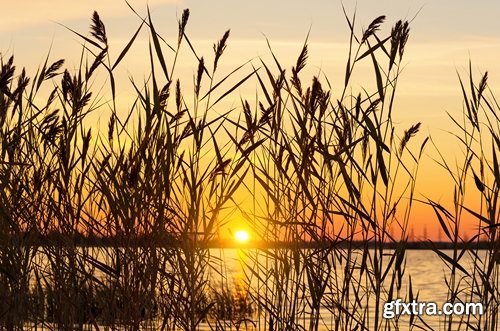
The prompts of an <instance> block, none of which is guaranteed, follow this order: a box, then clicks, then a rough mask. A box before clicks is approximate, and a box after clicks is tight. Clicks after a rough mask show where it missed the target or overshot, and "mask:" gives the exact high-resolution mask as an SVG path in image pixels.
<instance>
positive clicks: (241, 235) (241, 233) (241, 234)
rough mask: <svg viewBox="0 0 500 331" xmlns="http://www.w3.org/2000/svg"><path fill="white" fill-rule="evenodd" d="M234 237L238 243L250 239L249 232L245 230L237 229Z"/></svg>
mask: <svg viewBox="0 0 500 331" xmlns="http://www.w3.org/2000/svg"><path fill="white" fill-rule="evenodd" d="M234 239H235V240H236V241H237V242H239V243H242V244H244V243H246V242H248V240H249V239H250V234H249V233H248V231H245V230H238V231H236V232H235V233H234Z"/></svg>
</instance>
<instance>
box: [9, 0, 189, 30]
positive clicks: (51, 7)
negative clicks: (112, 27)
mask: <svg viewBox="0 0 500 331" xmlns="http://www.w3.org/2000/svg"><path fill="white" fill-rule="evenodd" d="M128 2H129V3H130V5H132V7H134V8H137V9H138V10H139V12H143V11H144V10H143V9H144V8H146V4H149V6H150V7H153V6H159V5H176V4H180V3H182V0H147V1H146V0H128ZM94 10H97V11H98V12H99V13H100V14H101V15H103V16H108V17H109V16H120V15H127V14H130V13H131V12H130V9H129V8H128V6H127V5H126V3H125V1H124V0H106V1H103V0H85V1H75V0H18V1H8V2H5V3H2V13H1V15H0V16H1V19H0V31H14V30H17V29H22V28H26V27H34V26H38V25H42V24H47V23H52V22H53V21H56V22H64V21H68V20H76V19H82V18H88V17H90V15H91V13H92V12H93V11H94Z"/></svg>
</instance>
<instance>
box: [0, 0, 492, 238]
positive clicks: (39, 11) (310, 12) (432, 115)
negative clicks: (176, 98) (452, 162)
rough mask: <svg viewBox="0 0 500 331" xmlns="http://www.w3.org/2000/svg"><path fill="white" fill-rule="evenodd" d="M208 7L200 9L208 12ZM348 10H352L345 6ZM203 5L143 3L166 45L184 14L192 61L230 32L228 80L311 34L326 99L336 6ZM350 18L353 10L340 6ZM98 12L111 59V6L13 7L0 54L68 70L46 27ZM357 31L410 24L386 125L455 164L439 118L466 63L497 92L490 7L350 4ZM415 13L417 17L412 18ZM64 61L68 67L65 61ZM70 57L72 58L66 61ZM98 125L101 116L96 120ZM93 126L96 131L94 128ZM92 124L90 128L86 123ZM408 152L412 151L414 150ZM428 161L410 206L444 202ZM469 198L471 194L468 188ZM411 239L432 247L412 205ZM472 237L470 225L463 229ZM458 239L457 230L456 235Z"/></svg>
mask: <svg viewBox="0 0 500 331" xmlns="http://www.w3.org/2000/svg"><path fill="white" fill-rule="evenodd" d="M129 2H130V3H131V4H132V5H133V6H135V7H136V8H137V9H138V11H139V12H141V14H145V3H146V2H145V1H141V0H134V1H129ZM208 3H210V4H208ZM352 3H354V2H352ZM217 4H218V6H217V7H215V6H213V5H214V3H213V2H205V1H175V0H170V1H166V0H149V5H150V7H151V12H152V15H153V18H154V22H155V24H156V25H157V30H158V31H159V32H160V33H161V34H162V35H164V36H166V37H167V39H169V37H171V39H172V40H173V39H175V36H176V29H177V22H176V20H177V17H178V16H180V14H181V12H182V9H184V8H190V10H191V17H190V22H189V25H188V29H187V33H188V35H189V36H190V38H191V40H192V41H193V43H194V44H195V45H196V46H197V49H198V50H199V51H200V53H201V54H204V53H209V52H211V47H212V44H213V42H214V41H216V40H217V39H219V38H220V36H221V35H222V34H223V32H224V31H225V30H226V29H228V28H231V37H230V40H229V46H228V49H227V53H226V54H225V55H224V59H223V60H222V61H221V70H222V71H223V72H224V71H228V70H231V69H232V68H234V67H236V66H237V65H239V64H241V63H242V62H244V61H246V60H249V59H252V58H256V57H259V56H262V57H263V58H267V59H269V53H268V51H267V46H266V43H265V38H264V35H265V36H267V37H268V38H269V40H270V42H271V44H272V46H273V50H274V51H275V52H276V54H277V55H278V57H279V59H280V61H282V64H284V65H285V66H286V67H288V68H290V67H291V66H292V65H294V63H295V61H296V57H297V55H298V54H299V52H300V49H301V46H302V43H303V41H304V38H305V36H306V34H307V32H308V30H309V28H311V35H310V39H309V40H310V43H309V45H310V46H309V54H310V57H309V60H308V63H309V67H308V68H309V69H308V70H309V71H308V72H307V74H309V75H311V77H312V75H313V74H314V73H316V72H317V70H318V68H321V70H322V71H323V72H325V73H326V74H327V75H328V76H329V79H330V80H331V82H332V83H333V87H334V90H335V86H336V85H337V86H338V85H340V84H342V80H343V77H344V76H343V74H344V70H345V58H346V54H347V48H346V47H347V43H348V29H347V25H346V23H345V19H344V18H343V14H342V7H341V3H340V2H339V1H334V2H329V1H315V2H314V3H310V4H308V6H306V3H305V2H303V1H287V2H272V3H270V2H264V1H252V2H247V3H242V2H237V3H236V2H233V1H229V0H225V1H217ZM345 5H346V8H347V11H348V12H349V13H352V12H353V10H354V6H353V5H352V4H351V2H349V4H345ZM94 9H95V10H97V11H99V13H100V14H101V18H102V19H103V21H104V23H105V24H106V28H107V31H108V36H109V38H110V43H111V53H112V54H113V49H114V50H115V53H114V56H115V57H116V56H117V52H118V50H119V49H121V47H123V46H124V45H125V44H126V43H127V41H128V39H129V38H130V37H131V36H132V35H133V33H134V32H135V29H136V28H137V26H138V24H139V23H140V22H139V21H138V19H137V17H135V16H134V15H133V14H132V13H131V12H130V10H129V9H128V8H127V6H126V5H125V4H124V2H123V1H121V0H113V1H97V0H91V1H85V2H74V1H72V2H69V1H64V0H57V1H35V0H19V1H10V2H7V3H5V4H2V13H1V14H0V18H1V19H0V36H1V38H0V52H1V53H3V54H11V53H14V55H15V57H16V63H17V65H18V66H26V67H27V68H28V71H29V72H31V74H34V72H35V70H36V67H37V66H38V65H39V64H40V63H41V62H42V61H43V59H44V57H45V55H46V54H47V52H48V50H49V47H50V45H51V44H52V50H51V58H52V59H54V60H55V59H58V58H67V60H68V62H67V63H68V65H67V66H68V67H71V66H73V67H74V66H76V63H77V62H78V56H79V51H80V44H79V41H78V40H77V38H76V37H75V36H74V35H72V34H71V33H70V32H69V31H67V30H66V29H64V28H63V27H62V26H60V25H58V24H56V23H55V22H58V23H62V24H64V25H67V26H69V27H71V28H72V29H74V30H76V31H79V32H86V31H88V27H89V24H90V16H91V13H92V11H93V10H94ZM357 12H358V21H357V25H358V29H359V31H361V28H362V27H366V26H367V25H368V24H369V23H370V22H371V20H372V19H373V18H374V17H376V16H379V15H382V14H385V15H387V23H386V29H388V28H389V27H390V26H391V25H392V24H393V23H394V22H395V21H397V20H398V19H405V18H406V19H411V18H413V17H414V16H415V15H417V16H416V18H415V20H414V21H413V22H412V24H411V36H410V40H409V42H408V46H407V48H406V54H405V58H404V60H403V63H404V64H405V65H406V67H405V69H404V71H403V74H402V76H401V79H400V82H399V92H398V94H397V100H396V109H397V113H395V120H396V121H397V122H399V123H400V125H401V126H402V127H403V128H407V127H409V126H410V125H412V124H414V123H416V122H419V121H420V122H422V129H421V132H420V134H419V136H418V138H416V140H415V142H418V143H420V142H421V141H422V140H423V139H424V137H425V136H426V135H431V136H432V137H433V139H434V140H435V142H436V144H437V146H438V148H439V149H440V150H441V151H444V153H446V154H447V155H448V156H449V157H450V158H453V157H455V156H459V155H460V150H459V149H458V148H457V144H456V141H454V140H453V139H451V138H450V135H449V134H448V133H446V131H448V130H450V128H451V125H450V123H451V122H450V120H449V119H448V118H447V115H446V112H449V113H450V114H452V115H455V116H456V115H458V114H460V113H461V111H462V98H461V91H460V86H459V83H458V79H457V71H458V73H460V74H463V75H465V74H466V72H467V69H468V68H467V67H468V61H469V58H470V59H471V60H472V63H473V66H472V68H473V72H474V73H475V74H476V76H477V77H479V76H480V74H481V73H482V72H484V71H485V70H488V71H489V73H490V80H489V83H490V87H491V88H492V89H493V90H494V91H495V90H498V89H499V87H500V61H498V54H500V20H498V18H497V17H496V16H497V14H498V13H499V12H500V4H499V3H498V2H496V1H492V0H490V1H482V2H481V5H479V4H478V3H477V2H471V1H465V0H462V1H451V0H446V1H427V2H426V1H409V0H407V1H396V0H392V1H387V0H385V1H377V2H376V5H375V4H374V3H373V1H369V0H363V1H361V0H360V1H357ZM417 13H418V14H417ZM147 42H148V41H147V39H146V34H144V35H143V36H141V37H139V39H138V41H137V44H136V45H135V46H134V48H133V52H134V56H130V57H129V58H128V59H127V60H126V62H125V65H123V66H122V69H121V71H119V72H118V73H117V74H118V77H119V78H120V79H121V80H120V83H119V86H118V90H119V95H118V97H119V98H120V100H121V102H123V104H127V102H128V100H130V98H132V97H133V95H134V92H133V88H132V86H131V85H130V84H129V83H127V82H128V77H129V76H134V77H136V78H137V79H138V80H140V79H141V78H143V77H145V75H146V74H145V73H146V72H147V68H148V67H149V64H147V63H144V61H143V60H142V59H144V56H147V53H146V52H147V46H146V45H147ZM68 56H70V58H68ZM71 56H72V57H71ZM193 63H194V62H193V58H192V57H188V56H186V58H182V59H181V60H180V62H179V72H180V74H181V75H185V76H186V77H188V79H187V80H186V81H188V82H190V81H191V77H192V75H193V72H194V70H195V67H194V66H193ZM363 70H370V68H369V67H368V68H367V69H364V68H363V66H361V67H360V68H359V72H358V75H359V77H358V78H357V80H356V82H359V85H360V86H366V85H370V84H374V82H372V81H368V82H365V81H364V80H363ZM255 88H256V85H251V86H247V87H246V88H245V89H242V90H240V91H239V92H237V93H236V94H234V95H233V98H234V99H232V100H227V103H228V105H230V104H232V103H233V102H234V103H236V104H239V99H240V97H243V98H249V99H251V98H252V97H254V94H255ZM105 118H106V117H105ZM97 120H98V119H97V118H96V122H97ZM96 125H97V124H96ZM415 144H417V143H415ZM436 157H437V154H436V153H435V151H434V150H433V148H432V146H430V145H428V149H427V153H426V155H425V157H424V160H423V161H422V162H423V163H422V165H421V168H420V177H419V179H418V182H419V183H418V186H417V198H420V199H422V198H423V197H424V195H425V197H429V198H433V199H436V200H439V201H442V202H447V201H449V200H450V195H452V193H453V190H452V186H451V182H450V180H449V178H448V177H446V175H445V173H444V171H443V170H442V169H440V168H439V167H437V166H436V164H435V162H434V161H433V160H432V159H433V158H436ZM471 191H472V188H471ZM413 222H414V233H415V236H417V237H419V236H422V235H423V233H424V229H426V232H427V233H428V234H429V237H431V238H432V239H437V238H438V231H437V221H436V219H435V217H434V215H433V212H432V210H431V209H430V208H429V207H427V206H424V205H421V204H416V205H415V207H414V211H413ZM470 227H471V228H472V227H473V225H470ZM464 231H465V230H464Z"/></svg>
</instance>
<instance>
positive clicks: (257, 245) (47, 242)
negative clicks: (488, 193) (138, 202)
mask: <svg viewBox="0 0 500 331" xmlns="http://www.w3.org/2000/svg"><path fill="white" fill-rule="evenodd" d="M28 237H29V236H28ZM5 239H7V240H5ZM16 239H17V240H16ZM186 242H188V241H185V240H179V239H173V238H168V237H166V238H163V239H160V238H155V240H151V238H147V237H135V238H127V237H121V238H116V237H112V238H102V237H93V236H92V237H85V236H79V235H76V236H73V237H72V238H71V237H67V236H62V235H57V234H51V235H49V236H43V237H40V236H34V237H31V238H27V237H24V236H23V238H22V239H21V238H14V237H10V238H4V240H2V242H1V243H0V244H1V245H2V246H15V245H16V244H17V245H20V246H40V247H50V246H54V247H56V246H60V247H70V246H75V247H151V246H152V245H151V243H154V245H153V246H155V247H158V248H169V247H170V248H175V247H182V246H185V245H186ZM158 243H163V244H158ZM193 244H194V246H195V247H196V248H214V249H216V248H222V249H224V248H233V249H237V248H241V249H334V248H340V249H345V248H352V249H364V248H365V247H368V248H370V249H371V248H375V247H380V243H375V242H372V241H369V242H364V241H351V242H347V241H340V242H338V241H337V242H335V241H322V242H307V241H303V242H264V241H255V240H254V241H249V242H247V243H239V242H236V241H234V240H232V239H227V240H199V241H197V242H196V243H194V242H191V245H193ZM493 246H494V244H492V243H488V242H486V241H480V242H472V243H458V244H454V243H452V242H443V241H437V242H432V241H412V242H391V243H383V244H382V247H383V248H385V249H397V248H398V247H404V249H411V250H429V249H439V250H443V249H454V248H457V249H464V248H469V249H491V248H493ZM186 247H189V246H186Z"/></svg>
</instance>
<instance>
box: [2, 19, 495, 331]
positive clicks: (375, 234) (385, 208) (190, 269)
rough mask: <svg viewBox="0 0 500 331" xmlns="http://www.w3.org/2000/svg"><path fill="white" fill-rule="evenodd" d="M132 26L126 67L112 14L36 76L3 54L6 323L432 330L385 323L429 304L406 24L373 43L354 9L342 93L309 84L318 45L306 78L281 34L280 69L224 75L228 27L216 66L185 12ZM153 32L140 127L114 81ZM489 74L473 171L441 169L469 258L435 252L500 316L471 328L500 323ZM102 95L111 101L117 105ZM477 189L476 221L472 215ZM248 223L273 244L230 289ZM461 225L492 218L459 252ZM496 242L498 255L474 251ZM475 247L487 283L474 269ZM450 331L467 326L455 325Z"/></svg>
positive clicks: (473, 109)
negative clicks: (420, 254)
mask: <svg viewBox="0 0 500 331" xmlns="http://www.w3.org/2000/svg"><path fill="white" fill-rule="evenodd" d="M132 10H134V9H132ZM134 13H135V14H136V15H137V16H138V17H139V26H138V28H137V31H136V33H135V34H134V35H133V36H132V38H131V39H130V40H129V42H128V43H127V44H126V45H125V46H124V47H123V49H121V50H120V51H119V52H118V56H116V57H115V56H113V55H112V54H113V53H112V52H111V50H110V47H109V45H108V36H107V34H106V28H105V24H104V23H103V22H102V20H101V19H100V17H99V15H98V14H97V13H94V14H93V16H92V22H91V30H90V35H88V36H87V35H83V34H81V33H78V32H76V31H73V30H71V29H70V28H69V29H70V30H71V31H73V33H75V34H76V35H77V36H78V37H79V38H81V41H82V43H83V47H82V55H81V61H80V65H79V66H78V68H76V69H74V70H69V69H65V68H64V60H57V61H55V62H53V63H51V62H50V56H47V58H46V59H45V61H44V63H43V64H42V65H41V66H40V68H39V69H38V71H37V72H36V74H35V75H34V76H33V78H32V79H29V78H28V75H27V74H26V73H25V71H24V70H22V71H21V73H20V74H19V73H18V72H17V71H16V68H15V66H14V61H13V58H7V57H4V56H3V57H1V63H0V64H1V71H0V140H1V142H2V150H1V159H0V167H1V168H0V169H1V171H0V176H1V181H0V183H1V186H2V190H1V191H0V192H1V193H0V199H1V201H0V224H1V225H0V226H1V231H0V240H1V241H0V299H1V300H0V325H1V326H2V328H5V329H8V330H14V329H21V328H23V327H33V328H36V329H38V328H47V329H60V330H73V329H79V330H83V329H96V330H100V329H127V330H128V329H130V330H139V329H161V330H178V329H181V330H197V329H199V328H200V327H201V326H202V325H203V326H208V327H209V328H210V329H214V330H232V329H235V330H241V329H249V330H251V329H259V330H303V329H307V330H322V329H325V328H326V329H335V330H390V329H400V328H409V329H411V328H417V327H419V328H423V327H425V325H426V324H425V320H423V318H422V317H418V318H415V317H410V318H409V319H408V320H404V321H403V320H399V319H398V318H396V319H394V320H385V319H382V318H381V316H382V306H383V304H384V303H385V302H387V301H390V300H392V299H395V298H404V299H405V300H406V301H411V300H413V299H415V298H416V297H417V296H418V295H417V294H416V293H418V289H414V288H413V286H412V281H411V278H410V277H409V275H407V273H406V272H405V265H406V252H407V242H408V237H409V233H408V226H409V222H410V219H411V209H412V206H413V203H414V194H415V185H416V179H417V172H418V165H419V162H420V159H421V157H422V154H423V150H424V147H425V145H426V143H427V141H428V139H427V138H424V139H422V137H419V138H418V139H419V142H418V144H417V143H416V142H414V141H413V140H414V139H416V138H414V137H415V136H416V135H417V134H418V131H419V129H420V123H415V124H414V125H412V126H410V127H409V128H405V129H401V128H399V127H397V126H396V125H395V123H394V122H393V120H392V114H393V112H394V111H396V109H395V106H394V100H395V96H396V89H397V83H398V80H399V76H400V73H401V61H402V58H403V55H404V50H405V46H406V43H407V41H408V38H409V25H408V22H403V21H398V22H397V23H396V24H395V25H394V26H393V27H392V29H391V31H390V33H387V34H386V35H383V34H382V33H381V32H380V28H381V26H382V24H384V22H385V17H383V16H380V17H378V18H376V19H375V20H373V22H372V23H371V24H370V25H369V26H368V27H367V28H366V29H365V30H363V31H362V32H361V33H357V32H356V30H357V28H356V22H355V15H354V16H353V17H352V18H351V17H349V16H348V15H347V14H346V15H345V16H346V21H347V24H348V26H349V28H350V36H349V53H348V54H347V56H346V58H347V60H346V70H345V76H344V80H343V85H342V86H340V87H339V88H335V89H334V88H333V87H332V86H331V84H330V82H329V80H328V77H327V76H326V74H324V73H319V74H318V75H317V76H313V77H307V78H305V77H304V76H305V75H306V74H305V71H304V68H305V67H306V65H307V60H308V43H307V38H306V41H305V42H304V45H303V47H302V49H301V50H300V52H299V54H298V58H297V61H296V64H295V65H294V66H293V67H292V68H291V70H287V69H286V68H284V67H283V66H282V64H281V63H280V62H279V59H278V58H277V57H276V56H275V54H274V53H273V51H272V47H271V44H272V43H271V42H270V41H268V45H269V52H270V54H271V55H272V59H273V60H272V61H271V63H268V62H266V61H264V60H262V59H257V60H256V61H254V62H253V63H249V62H248V63H245V64H243V65H241V66H239V67H237V68H235V69H234V70H233V71H230V72H229V74H225V75H223V74H221V73H220V71H218V68H220V66H221V61H223V58H224V51H225V49H226V47H228V40H229V38H230V32H229V31H226V32H225V33H223V34H222V37H221V38H220V39H219V40H218V41H216V42H215V43H214V45H213V54H209V55H205V56H203V57H202V56H201V55H199V54H198V52H197V51H196V50H195V47H194V45H193V43H192V42H191V41H190V39H189V38H188V36H187V34H186V26H187V24H188V20H189V11H188V10H185V11H184V12H183V13H182V16H181V18H180V19H179V21H178V31H177V38H176V39H175V40H174V41H172V42H167V41H166V40H165V39H164V38H162V37H161V35H160V34H159V33H158V32H157V31H156V29H155V26H154V24H153V21H152V19H151V15H150V14H149V12H148V14H147V15H146V16H145V17H142V16H141V15H140V14H138V13H137V12H135V10H134ZM141 33H147V36H148V38H149V45H148V50H149V53H148V54H149V58H148V59H147V61H148V62H149V65H150V72H149V73H148V76H147V77H146V78H145V80H144V82H143V83H138V82H137V81H135V80H134V79H131V81H130V84H131V86H132V87H133V88H134V90H135V91H136V98H135V100H134V101H133V103H132V104H131V105H130V107H129V109H128V111H127V112H126V113H125V114H124V113H123V111H122V110H120V111H119V106H118V104H119V102H118V101H119V100H118V98H117V97H116V95H117V92H116V91H117V89H119V88H120V85H121V84H123V83H124V82H118V81H117V80H116V79H115V74H116V70H117V68H119V67H120V66H121V65H122V62H123V61H124V59H126V58H127V56H130V54H129V52H130V50H131V48H132V46H133V45H134V43H135V42H136V39H137V36H139V35H140V34H141ZM183 48H184V49H186V50H187V51H188V52H190V53H192V55H193V58H194V59H195V63H194V67H195V68H196V70H194V72H195V74H194V77H193V83H192V86H190V85H189V84H186V83H185V82H181V80H180V79H179V78H178V74H177V71H176V63H177V60H178V58H179V57H180V56H182V54H183V53H182V49H183ZM362 62H365V63H368V64H369V65H370V66H372V68H373V70H372V76H366V77H364V78H363V80H362V81H361V86H373V88H372V89H371V90H370V89H368V88H364V89H363V88H356V86H359V85H360V84H359V82H357V81H356V82H355V81H353V79H354V78H353V77H355V75H353V73H354V72H355V70H357V68H358V65H359V64H360V63H362ZM97 75H100V76H104V77H106V79H107V84H108V85H106V87H105V88H104V92H98V91H96V89H95V88H94V87H93V86H94V83H95V81H96V77H97ZM486 77H487V76H486V75H485V76H484V77H483V79H482V80H481V82H480V83H479V85H478V86H476V85H474V84H473V81H472V79H471V80H470V92H466V89H465V87H463V85H462V89H463V91H464V97H465V99H466V103H465V104H466V108H465V111H464V124H459V122H458V121H456V124H457V125H458V126H459V129H460V130H462V131H463V137H462V136H458V135H457V138H458V139H460V141H461V142H462V143H463V144H464V146H465V147H466V157H465V161H464V166H463V167H461V168H459V172H458V173H455V172H453V171H452V170H451V167H450V166H449V165H448V163H447V161H446V160H445V159H444V158H443V160H442V164H443V165H444V166H445V168H446V169H447V170H449V172H450V174H451V175H452V176H453V178H454V182H455V183H456V184H457V189H456V190H455V195H454V197H455V208H454V211H448V210H447V209H446V207H445V206H441V205H440V204H438V203H437V202H432V201H428V202H427V203H428V204H429V205H430V206H431V207H432V208H433V209H434V210H435V211H436V215H437V216H438V221H439V222H440V224H441V226H442V227H443V231H444V233H445V234H446V236H447V237H448V239H449V240H450V241H451V242H452V243H454V245H455V246H454V250H453V256H452V257H450V256H448V255H445V254H444V253H442V252H441V251H439V250H438V249H436V250H435V251H436V252H437V254H439V256H440V257H442V258H443V261H444V263H445V264H447V265H448V266H449V267H450V274H449V276H448V277H449V278H447V279H446V284H447V285H448V287H449V300H450V301H456V300H466V299H469V301H472V300H473V299H477V298H481V299H483V302H484V303H485V304H486V305H487V309H488V310H487V311H488V313H487V314H486V315H484V316H483V317H480V318H479V319H477V320H472V318H471V317H469V318H468V319H466V320H462V321H461V323H463V324H464V325H465V327H466V328H470V329H478V328H479V329H480V328H484V329H495V328H496V326H497V314H498V313H497V310H498V300H497V296H498V270H497V269H498V266H497V263H498V247H497V246H498V238H497V234H496V227H497V223H498V213H497V209H498V206H497V201H498V190H499V175H498V160H497V150H498V148H499V147H500V140H499V136H498V117H497V116H498V115H497V109H498V104H497V103H496V101H495V99H494V97H493V96H492V95H491V96H489V98H487V97H486V92H487V91H488V89H487V84H486ZM250 81H253V82H256V83H257V84H258V86H259V89H258V92H257V94H258V95H261V96H262V97H261V98H260V99H258V100H257V102H256V105H255V106H251V103H250V102H249V101H247V100H242V101H241V107H237V108H231V109H224V107H225V106H223V104H224V103H223V102H222V101H224V100H227V99H228V98H231V97H232V95H233V92H234V91H237V90H238V88H239V87H240V86H243V85H245V84H247V82H250ZM47 85H52V86H53V87H52V88H51V89H50V92H49V93H48V94H47V95H45V94H44V93H42V91H43V90H44V88H47ZM100 93H103V94H106V93H108V94H109V95H110V96H111V100H110V101H109V103H107V104H106V107H107V110H104V109H103V108H104V107H103V106H100V105H99V104H100V100H101V98H102V95H103V94H100ZM468 93H469V94H468ZM191 100H192V101H191ZM97 112H99V114H100V116H101V118H103V117H106V118H109V120H108V121H107V125H106V128H102V129H100V130H97V132H96V130H95V129H93V130H91V129H90V119H89V118H91V117H92V116H95V113H97ZM480 116H482V117H480ZM480 118H484V119H483V120H480ZM469 127H470V128H469ZM489 150H492V153H489ZM471 173H472V177H471ZM471 178H472V179H473V181H474V184H475V186H476V189H478V190H479V191H480V198H481V205H480V206H481V208H482V209H480V210H479V211H474V210H473V208H469V207H467V206H465V204H464V201H465V200H464V197H465V193H464V189H465V186H466V183H467V184H469V183H470V179H471ZM241 197H250V198H251V203H250V204H248V203H243V202H242V201H241ZM234 213H241V214H242V215H244V217H245V218H246V222H247V224H248V226H249V227H250V228H251V229H252V232H253V233H254V234H255V235H256V236H258V239H259V240H258V241H260V242H261V243H264V244H265V245H264V247H260V248H259V249H248V250H246V251H245V255H246V258H245V259H243V263H244V265H243V271H244V273H245V275H244V278H243V279H242V280H241V279H234V280H232V279H230V277H229V276H228V273H229V272H228V266H227V263H226V261H225V260H224V251H223V250H221V249H219V250H216V249H211V248H210V247H211V245H212V244H213V243H214V242H217V241H218V240H220V239H221V238H220V236H221V235H220V234H221V232H222V231H225V230H226V229H227V227H228V224H227V223H228V222H229V217H230V216H231V215H232V214H234ZM462 213H468V214H470V215H472V216H473V217H475V218H476V219H477V221H478V234H477V235H476V236H475V237H474V238H472V239H470V240H469V241H468V242H467V246H466V248H464V249H463V250H462V249H461V248H459V247H461V246H459V243H461V242H462V241H463V238H461V237H460V234H459V231H460V229H461V227H460V222H461V220H460V219H461V217H462V216H461V215H462ZM482 238H487V240H488V242H489V244H490V245H489V246H488V251H487V254H486V257H485V256H483V255H482V253H481V252H480V251H479V250H478V248H477V246H474V243H476V242H478V241H479V240H480V239H482ZM387 244H391V245H392V246H393V247H396V249H388V248H387ZM465 254H470V255H471V256H472V258H473V260H474V262H475V263H474V266H473V269H472V271H468V269H466V267H465V266H462V265H461V264H460V259H461V258H462V257H463V256H464V255H465ZM403 284H408V285H407V286H403ZM464 285H466V286H467V290H466V291H465V292H463V291H464V290H463V289H464ZM464 295H465V296H464ZM444 324H445V325H446V327H447V328H448V329H450V330H451V329H452V328H454V327H455V324H454V320H453V318H452V317H449V318H447V320H445V321H444Z"/></svg>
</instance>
